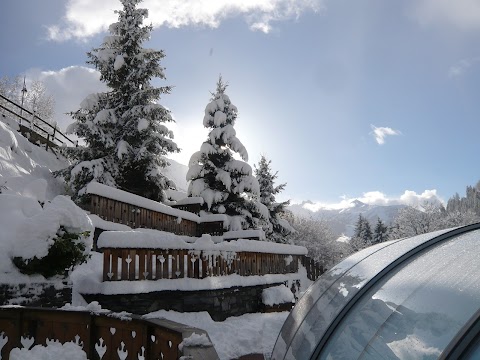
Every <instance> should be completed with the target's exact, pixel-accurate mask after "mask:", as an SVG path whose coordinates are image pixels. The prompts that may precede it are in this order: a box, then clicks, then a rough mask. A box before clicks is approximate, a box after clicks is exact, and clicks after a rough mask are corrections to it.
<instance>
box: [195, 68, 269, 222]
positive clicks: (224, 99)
mask: <svg viewBox="0 0 480 360" xmlns="http://www.w3.org/2000/svg"><path fill="white" fill-rule="evenodd" d="M226 88H227V84H225V83H224V82H223V80H222V77H221V76H220V78H219V80H218V82H217V89H216V92H215V93H212V98H211V101H210V103H209V104H208V105H207V106H206V108H205V116H204V118H203V125H204V126H205V127H206V128H208V129H209V130H210V132H209V134H208V138H207V140H206V141H205V142H203V144H202V146H201V148H200V151H197V152H196V153H194V154H193V155H192V157H191V158H190V161H189V170H188V172H187V181H190V183H189V187H188V195H189V196H198V197H202V198H203V200H204V202H203V211H205V212H210V213H214V214H226V215H228V217H229V220H230V224H229V229H230V230H241V229H255V228H257V227H258V226H259V219H260V218H262V217H264V218H266V217H267V216H268V215H267V210H266V208H265V207H264V206H263V205H262V204H261V203H259V202H258V201H256V197H258V195H259V193H260V190H259V184H258V181H257V180H256V179H255V177H254V176H252V168H251V167H250V165H248V164H247V163H246V161H248V153H247V150H246V149H245V147H244V146H243V144H242V143H241V142H240V140H238V138H237V137H236V132H235V129H234V125H235V121H236V119H237V112H238V110H237V108H236V106H235V105H233V104H232V102H231V101H230V98H229V97H228V95H227V94H226V93H225V90H226ZM234 153H238V154H239V155H240V157H241V158H242V159H243V160H244V161H241V160H236V159H235V158H234V157H233V154H234Z"/></svg>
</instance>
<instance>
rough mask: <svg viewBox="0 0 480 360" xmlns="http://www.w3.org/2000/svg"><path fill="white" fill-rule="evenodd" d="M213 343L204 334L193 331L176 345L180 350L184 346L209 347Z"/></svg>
mask: <svg viewBox="0 0 480 360" xmlns="http://www.w3.org/2000/svg"><path fill="white" fill-rule="evenodd" d="M212 345H213V344H212V343H211V342H210V340H209V339H208V337H207V335H206V334H200V335H199V334H195V333H193V334H192V335H190V336H189V337H187V338H185V339H183V341H182V342H181V343H180V344H179V345H178V349H179V350H180V351H182V350H183V347H184V346H187V347H188V346H199V347H209V346H212Z"/></svg>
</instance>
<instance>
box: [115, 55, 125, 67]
mask: <svg viewBox="0 0 480 360" xmlns="http://www.w3.org/2000/svg"><path fill="white" fill-rule="evenodd" d="M123 65H125V59H124V58H123V55H117V56H116V57H115V62H114V63H113V68H114V69H115V70H119V69H121V68H122V67H123Z"/></svg>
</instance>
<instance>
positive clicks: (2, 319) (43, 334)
mask: <svg viewBox="0 0 480 360" xmlns="http://www.w3.org/2000/svg"><path fill="white" fill-rule="evenodd" d="M193 333H196V334H198V335H201V334H206V332H205V331H204V330H201V329H197V328H192V327H189V326H186V325H183V324H178V323H175V322H173V321H169V320H165V319H152V320H148V319H143V318H141V317H140V316H136V315H128V316H123V317H119V315H116V314H114V313H107V314H94V313H90V312H86V311H64V310H54V309H40V308H23V307H22V308H0V359H6V360H8V359H9V355H10V351H11V350H12V349H13V348H17V347H18V348H22V347H23V345H24V344H27V343H30V342H31V345H32V346H33V345H37V344H41V345H46V343H47V339H50V340H56V341H60V343H66V342H70V341H73V342H76V343H77V344H79V345H80V346H81V347H82V348H83V350H84V351H85V353H86V354H87V357H88V359H101V358H103V359H119V358H121V359H124V358H127V359H137V358H142V356H143V359H147V360H148V359H165V360H168V359H172V360H173V359H175V360H176V359H178V358H180V357H181V356H182V355H187V356H188V350H187V349H185V348H184V349H183V352H182V351H181V350H180V349H179V345H180V344H181V342H182V341H183V339H185V338H187V337H189V336H190V335H192V334H193ZM207 336H208V335H207ZM22 339H23V340H22ZM199 350H202V349H198V348H197V349H196V351H199ZM203 351H204V352H205V353H204V354H203V355H204V357H203V358H205V359H207V358H208V359H210V358H212V359H216V358H218V356H217V354H216V352H215V349H214V348H213V347H210V348H206V349H203ZM126 352H128V357H127V356H125V357H120V354H122V355H126ZM101 354H103V355H101ZM137 355H140V356H137Z"/></svg>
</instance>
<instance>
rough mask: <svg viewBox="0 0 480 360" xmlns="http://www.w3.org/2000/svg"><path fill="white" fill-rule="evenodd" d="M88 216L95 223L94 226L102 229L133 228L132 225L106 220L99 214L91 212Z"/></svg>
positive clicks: (122, 229) (118, 229) (128, 229)
mask: <svg viewBox="0 0 480 360" xmlns="http://www.w3.org/2000/svg"><path fill="white" fill-rule="evenodd" d="M88 217H89V218H90V221H91V222H92V224H93V227H95V228H98V229H102V230H111V231H131V230H132V228H131V227H130V226H127V225H124V224H119V223H114V222H111V221H105V220H103V219H102V218H100V217H99V216H98V215H95V214H89V215H88Z"/></svg>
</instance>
